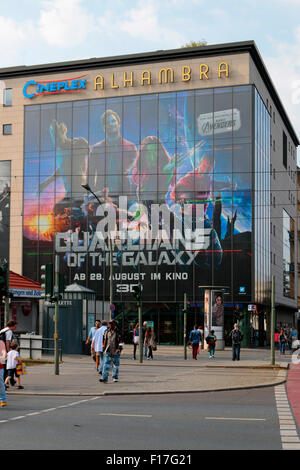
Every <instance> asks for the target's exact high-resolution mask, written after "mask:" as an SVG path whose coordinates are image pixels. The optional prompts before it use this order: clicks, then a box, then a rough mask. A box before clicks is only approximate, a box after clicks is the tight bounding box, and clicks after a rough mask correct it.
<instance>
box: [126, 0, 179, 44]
mask: <svg viewBox="0 0 300 470" xmlns="http://www.w3.org/2000/svg"><path fill="white" fill-rule="evenodd" d="M119 28H120V30H121V31H124V32H125V33H127V34H129V35H130V36H131V37H133V38H139V39H141V40H146V41H149V42H151V44H163V45H164V46H163V47H164V48H165V47H169V46H170V45H172V47H178V46H180V45H181V43H182V41H184V37H183V36H182V34H180V33H178V32H177V31H176V30H175V29H172V28H169V27H167V26H166V25H165V24H161V23H160V22H159V14H158V8H157V6H156V5H155V3H154V2H148V3H147V4H144V2H140V3H139V4H138V6H137V7H136V8H133V9H132V10H130V11H129V12H127V13H126V15H125V16H124V18H123V20H121V21H120V23H119Z"/></svg>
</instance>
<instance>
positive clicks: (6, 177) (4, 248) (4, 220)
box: [0, 161, 10, 262]
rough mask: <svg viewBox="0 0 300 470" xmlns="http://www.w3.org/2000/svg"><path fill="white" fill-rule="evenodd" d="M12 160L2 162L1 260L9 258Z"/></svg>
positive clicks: (0, 164) (0, 172)
mask: <svg viewBox="0 0 300 470" xmlns="http://www.w3.org/2000/svg"><path fill="white" fill-rule="evenodd" d="M9 218H10V162H9V161H7V162H6V161H5V162H0V261H1V262H2V261H4V259H6V260H7V261H8V260H9V226H10V225H9Z"/></svg>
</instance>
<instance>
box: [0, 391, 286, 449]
mask: <svg viewBox="0 0 300 470" xmlns="http://www.w3.org/2000/svg"><path fill="white" fill-rule="evenodd" d="M0 435H1V439H0V449H1V450H3V449H6V450H14V449H16V443H17V448H18V449H19V450H41V449H42V450H131V449H132V450H151V449H153V450H180V449H181V450H201V449H205V450H212V449H215V450H224V449H232V450H235V449H242V450H263V449H267V450H280V449H282V441H281V434H280V423H279V418H278V411H277V406H276V399H275V388H274V387H268V388H262V389H254V390H241V391H227V392H211V393H200V394H179V395H155V396H151V395H150V396H142V395H141V396H121V397H120V396H105V397H103V396H102V397H85V398H80V397H76V398H75V397H37V396H23V397H22V399H20V397H19V396H17V395H15V396H11V397H10V401H9V407H7V408H4V409H0Z"/></svg>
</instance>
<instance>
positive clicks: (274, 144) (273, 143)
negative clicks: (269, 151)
mask: <svg viewBox="0 0 300 470" xmlns="http://www.w3.org/2000/svg"><path fill="white" fill-rule="evenodd" d="M273 150H274V152H275V139H274V140H273Z"/></svg>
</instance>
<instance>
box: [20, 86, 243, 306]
mask: <svg viewBox="0 0 300 470" xmlns="http://www.w3.org/2000/svg"><path fill="white" fill-rule="evenodd" d="M222 90H223V91H222V92H220V90H213V89H211V90H195V91H188V92H187V91H183V92H172V93H160V94H149V95H143V96H139V95H133V96H128V97H121V98H106V99H97V100H89V101H84V100H82V101H75V102H65V103H61V102H60V103H53V104H44V105H33V106H26V108H25V149H24V159H25V164H24V175H25V176H24V227H23V234H24V243H23V246H24V263H23V264H24V268H25V271H26V273H24V274H26V275H28V276H30V277H32V278H33V279H38V278H39V269H40V266H41V265H42V264H45V263H47V262H51V259H52V258H53V255H54V254H58V255H59V256H60V258H61V263H60V266H61V269H63V270H64V272H65V274H66V275H67V277H68V281H69V283H70V284H71V283H74V282H77V283H79V284H82V285H85V286H86V287H89V288H90V289H93V290H95V291H96V292H97V295H98V296H99V297H100V298H105V299H107V298H108V296H109V284H110V280H111V276H112V282H113V300H114V302H118V301H122V300H132V299H133V292H134V291H133V287H134V285H136V284H138V283H141V284H142V286H143V294H142V295H143V301H171V302H173V301H181V300H182V299H183V295H184V293H185V292H186V293H187V294H188V296H189V299H191V300H192V299H197V298H200V293H199V289H198V288H197V286H198V285H200V284H202V285H203V284H208V281H209V283H210V284H211V283H212V282H214V283H215V284H216V285H227V284H228V279H233V283H234V284H237V283H238V285H241V283H242V284H243V285H244V286H245V287H246V292H247V293H248V292H249V293H250V292H251V286H250V280H251V276H250V269H251V232H252V219H251V217H252V196H251V188H252V166H251V165H252V157H251V155H252V153H251V141H252V138H251V129H252V125H251V106H250V103H251V99H252V88H251V87H236V88H234V87H233V88H232V87H229V88H223V89H222ZM203 116H205V117H206V122H208V123H209V127H210V130H209V132H207V133H204V132H201V129H200V130H199V123H201V122H202V120H203ZM229 121H230V122H231V124H230V126H229V124H228V126H225V127H226V131H225V132H220V128H221V127H222V128H223V130H224V129H225V128H224V126H223V124H222V122H224V123H225V122H227V123H228V122H229ZM203 122H204V121H203ZM211 124H212V125H211ZM229 128H230V129H229ZM83 184H85V185H86V184H88V185H89V186H90V188H91V189H92V191H93V193H94V195H93V194H92V193H91V192H89V191H86V190H85V189H84V188H83V187H82V185H83ZM111 255H112V269H111V266H110V258H111ZM33 259H35V262H34V263H32V260H33ZM29 260H30V261H31V262H30V263H29V262H28V261H29ZM231 288H232V292H233V291H234V289H233V286H231ZM235 291H238V288H236V289H235ZM244 297H247V294H246V295H244ZM246 301H247V299H246Z"/></svg>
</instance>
